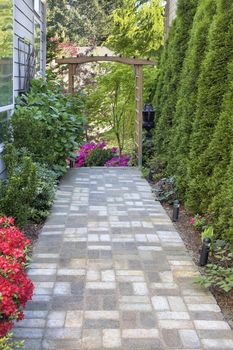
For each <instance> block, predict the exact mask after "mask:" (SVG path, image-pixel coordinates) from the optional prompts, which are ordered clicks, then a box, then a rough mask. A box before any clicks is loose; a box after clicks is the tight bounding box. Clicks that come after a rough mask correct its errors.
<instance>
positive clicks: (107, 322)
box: [14, 168, 233, 350]
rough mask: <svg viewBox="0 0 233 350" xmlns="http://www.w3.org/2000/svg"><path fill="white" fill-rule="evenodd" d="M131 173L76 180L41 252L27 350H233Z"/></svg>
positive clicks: (164, 219)
mask: <svg viewBox="0 0 233 350" xmlns="http://www.w3.org/2000/svg"><path fill="white" fill-rule="evenodd" d="M197 273H198V272H197V269H196V267H195V265H194V264H193V262H192V260H191V258H190V256H189V254H188V253H187V251H186V249H185V247H184V244H183V242H182V240H181V238H180V236H179V234H178V233H177V232H176V231H175V229H174V227H173V225H172V223H171V221H170V219H169V218H168V216H167V215H166V213H165V211H164V210H163V208H162V206H161V205H160V203H159V202H156V201H154V199H153V196H152V194H151V191H150V187H149V185H148V184H147V182H146V181H145V180H144V179H142V178H141V175H140V173H139V171H138V170H137V169H133V168H119V169H111V168H109V169H106V168H92V169H88V168H83V169H79V170H71V171H70V172H69V174H68V175H67V176H66V177H65V179H64V180H63V181H62V183H61V185H60V188H59V191H58V193H57V198H56V201H55V204H54V207H53V212H52V214H51V216H50V217H49V219H48V220H47V222H46V225H45V226H44V228H43V231H42V233H41V235H40V238H39V241H38V244H37V245H36V247H35V250H34V255H33V262H32V264H31V268H30V270H29V275H30V277H31V278H32V279H33V281H34V283H35V285H36V290H35V296H34V298H33V301H31V302H29V303H28V306H27V311H26V313H25V314H26V317H25V320H23V321H22V322H20V323H18V324H17V328H15V330H14V332H15V336H16V337H19V338H24V339H26V342H25V349H31V350H38V349H40V350H41V349H43V350H45V349H56V350H70V349H73V350H78V349H96V350H97V349H98V350H100V349H116V350H117V349H118V350H130V349H132V350H149V349H150V350H156V349H164V350H165V349H186V350H188V349H199V350H200V349H217V350H223V349H233V337H232V331H231V330H230V327H229V325H228V324H227V323H226V322H225V321H224V320H223V316H222V314H221V312H220V309H219V307H218V305H217V304H216V301H215V299H214V298H213V296H212V295H211V294H209V293H208V292H207V291H206V290H205V289H202V288H200V287H199V286H196V285H194V284H193V278H194V277H195V276H196V275H197Z"/></svg>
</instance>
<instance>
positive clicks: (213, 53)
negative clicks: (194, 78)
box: [186, 0, 233, 211]
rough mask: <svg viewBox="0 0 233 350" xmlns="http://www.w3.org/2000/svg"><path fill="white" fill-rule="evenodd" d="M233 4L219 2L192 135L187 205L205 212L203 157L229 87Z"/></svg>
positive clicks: (206, 174) (205, 180)
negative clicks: (203, 201) (203, 204)
mask: <svg viewBox="0 0 233 350" xmlns="http://www.w3.org/2000/svg"><path fill="white" fill-rule="evenodd" d="M232 18H233V2H232V0H217V13H216V15H215V17H214V20H213V22H212V25H211V28H210V32H209V39H208V40H209V45H208V50H207V54H206V57H205V59H204V61H203V64H202V68H201V74H200V78H199V86H198V97H197V111H196V113H195V118H194V123H193V132H192V135H191V151H190V161H189V170H188V187H189V188H188V192H187V197H186V198H187V200H186V204H187V206H188V207H189V208H191V209H192V210H195V211H203V210H205V209H206V208H203V207H202V205H201V200H202V198H203V195H204V194H205V193H206V192H205V190H204V191H203V189H205V187H206V182H207V177H208V176H209V174H208V173H207V172H206V171H205V168H206V163H205V162H203V161H202V155H203V153H204V152H205V150H206V148H207V147H208V145H209V143H210V141H211V139H212V137H213V133H214V128H215V126H216V123H217V121H218V118H219V116H220V112H221V106H222V102H223V95H224V93H225V91H226V88H227V65H228V63H229V60H230V59H231V58H232V57H233V40H232V37H233V22H232Z"/></svg>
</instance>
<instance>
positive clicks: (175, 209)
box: [172, 199, 180, 222]
mask: <svg viewBox="0 0 233 350" xmlns="http://www.w3.org/2000/svg"><path fill="white" fill-rule="evenodd" d="M179 213H180V202H179V201H178V199H176V200H175V201H174V202H173V214H172V221H173V222H176V221H178V220H179Z"/></svg>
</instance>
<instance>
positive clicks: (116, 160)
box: [105, 155, 130, 166]
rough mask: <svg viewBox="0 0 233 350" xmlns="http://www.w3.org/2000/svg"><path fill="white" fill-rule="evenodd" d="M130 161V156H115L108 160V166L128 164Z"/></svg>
mask: <svg viewBox="0 0 233 350" xmlns="http://www.w3.org/2000/svg"><path fill="white" fill-rule="evenodd" d="M129 161H130V156H127V155H122V156H117V157H113V158H112V159H110V160H108V161H107V162H106V164H105V165H106V166H128V165H129Z"/></svg>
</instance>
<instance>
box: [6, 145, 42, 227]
mask: <svg viewBox="0 0 233 350" xmlns="http://www.w3.org/2000/svg"><path fill="white" fill-rule="evenodd" d="M4 161H5V165H6V169H7V175H8V177H7V179H6V180H4V181H0V212H1V213H4V214H5V215H7V216H13V217H14V218H15V220H16V224H17V225H18V226H21V227H22V226H23V225H25V224H26V222H27V220H28V218H29V217H30V212H31V206H32V203H33V201H34V199H35V198H36V190H37V176H36V166H35V164H34V163H33V162H32V160H31V159H30V157H28V156H27V155H23V156H22V157H20V156H19V154H18V153H17V151H16V150H15V148H14V147H13V145H11V144H8V145H7V146H6V149H5V155H4Z"/></svg>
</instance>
